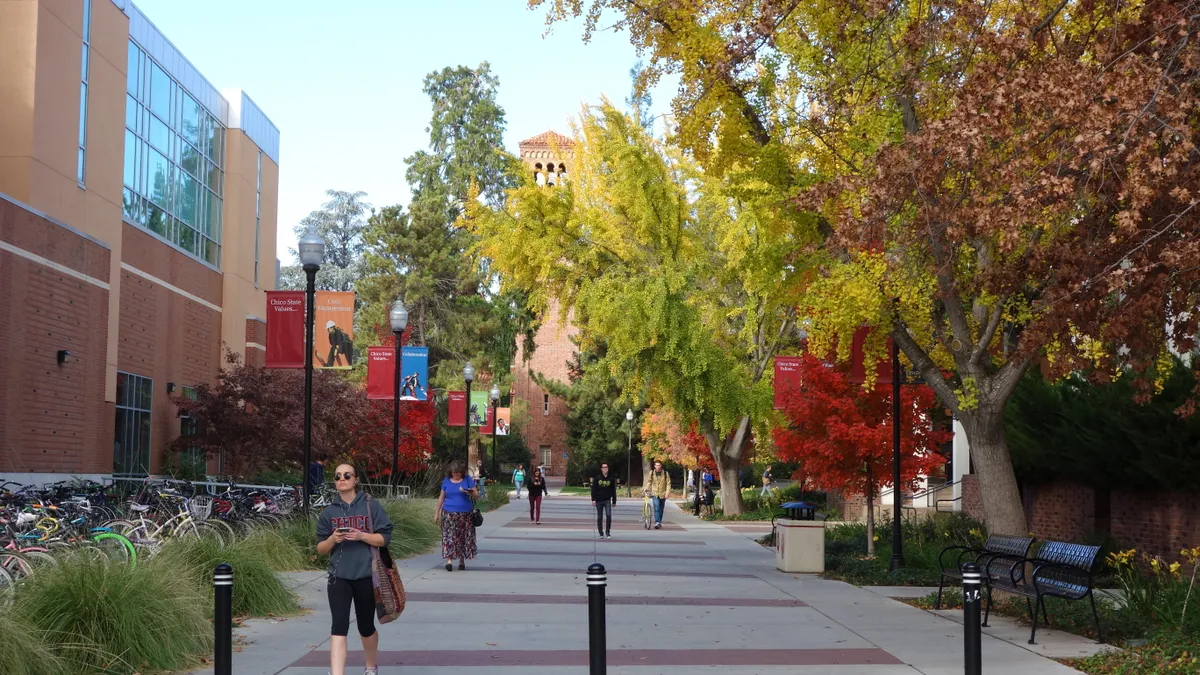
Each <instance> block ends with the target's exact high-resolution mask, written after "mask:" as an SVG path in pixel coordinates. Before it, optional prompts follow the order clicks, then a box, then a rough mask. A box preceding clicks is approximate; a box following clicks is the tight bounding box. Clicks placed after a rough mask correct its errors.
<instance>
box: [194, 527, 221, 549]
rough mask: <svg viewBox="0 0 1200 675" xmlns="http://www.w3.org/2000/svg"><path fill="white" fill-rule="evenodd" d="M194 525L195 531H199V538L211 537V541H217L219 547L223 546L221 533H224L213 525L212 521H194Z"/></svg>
mask: <svg viewBox="0 0 1200 675" xmlns="http://www.w3.org/2000/svg"><path fill="white" fill-rule="evenodd" d="M195 527H196V531H197V532H199V533H200V538H201V539H212V540H213V541H215V542H217V545H218V546H220V547H221V548H224V547H225V538H224V536H223V534H224V532H223V530H221V529H220V528H218V527H217V526H215V525H213V524H212V523H209V522H206V521H200V522H198V523H196V524H195Z"/></svg>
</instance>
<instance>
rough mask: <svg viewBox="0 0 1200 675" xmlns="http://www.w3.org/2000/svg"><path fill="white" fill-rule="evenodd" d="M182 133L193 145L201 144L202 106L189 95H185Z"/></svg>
mask: <svg viewBox="0 0 1200 675" xmlns="http://www.w3.org/2000/svg"><path fill="white" fill-rule="evenodd" d="M180 131H181V132H182V133H183V137H184V138H185V139H187V141H188V142H189V143H191V144H192V145H199V143H200V105H199V104H198V103H196V101H195V99H193V98H192V97H191V96H188V95H187V94H184V95H183V123H182V125H181V129H180Z"/></svg>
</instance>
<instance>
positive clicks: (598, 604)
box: [218, 563, 608, 675]
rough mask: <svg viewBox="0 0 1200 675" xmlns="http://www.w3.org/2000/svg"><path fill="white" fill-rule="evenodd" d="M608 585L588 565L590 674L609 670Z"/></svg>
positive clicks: (595, 568)
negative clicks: (605, 628)
mask: <svg viewBox="0 0 1200 675" xmlns="http://www.w3.org/2000/svg"><path fill="white" fill-rule="evenodd" d="M607 585H608V574H607V573H605V571H604V565H601V564H600V563H592V564H591V565H588V568H587V587H588V654H589V656H590V660H591V669H590V670H589V671H588V673H589V675H605V674H606V673H607V672H608V647H606V646H605V641H606V638H605V634H604V633H605V630H604V587H605V586H607ZM218 675H220V674H219V673H218Z"/></svg>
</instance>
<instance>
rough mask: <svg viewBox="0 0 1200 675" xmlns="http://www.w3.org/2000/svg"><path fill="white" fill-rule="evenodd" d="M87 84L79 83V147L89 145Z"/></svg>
mask: <svg viewBox="0 0 1200 675" xmlns="http://www.w3.org/2000/svg"><path fill="white" fill-rule="evenodd" d="M87 100H88V91H87V82H80V83H79V147H81V148H82V147H83V146H85V145H87V142H86V141H87Z"/></svg>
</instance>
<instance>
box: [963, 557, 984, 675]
mask: <svg viewBox="0 0 1200 675" xmlns="http://www.w3.org/2000/svg"><path fill="white" fill-rule="evenodd" d="M962 580H963V673H964V675H982V673H983V644H982V642H983V635H982V633H981V630H980V626H979V603H980V599H981V596H982V592H981V591H982V588H983V574H982V573H981V572H980V570H979V565H976V564H975V563H973V562H969V563H966V564H965V565H963V566H962Z"/></svg>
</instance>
